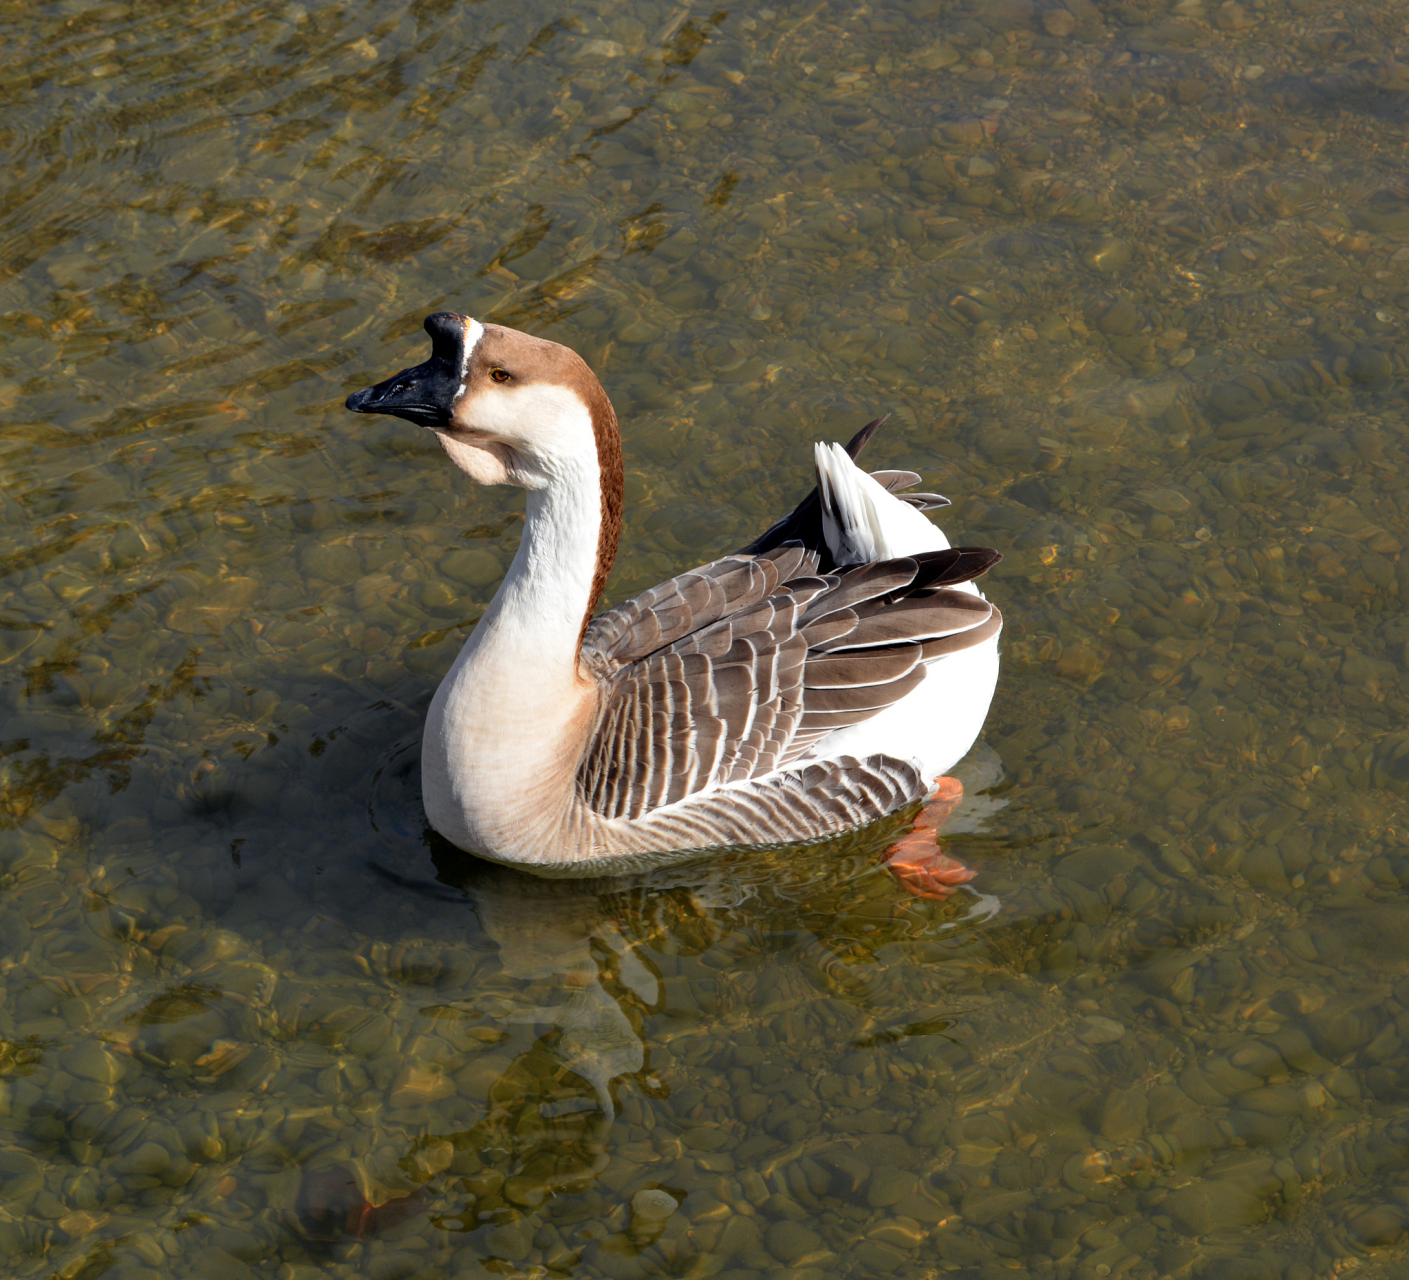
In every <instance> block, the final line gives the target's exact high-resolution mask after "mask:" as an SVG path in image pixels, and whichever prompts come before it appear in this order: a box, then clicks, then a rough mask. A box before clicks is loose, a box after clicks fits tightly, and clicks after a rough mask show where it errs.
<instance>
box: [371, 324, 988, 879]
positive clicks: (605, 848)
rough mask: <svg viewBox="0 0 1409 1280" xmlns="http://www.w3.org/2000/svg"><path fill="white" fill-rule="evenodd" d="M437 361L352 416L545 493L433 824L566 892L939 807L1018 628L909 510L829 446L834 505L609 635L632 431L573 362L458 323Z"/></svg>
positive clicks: (391, 384)
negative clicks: (409, 434)
mask: <svg viewBox="0 0 1409 1280" xmlns="http://www.w3.org/2000/svg"><path fill="white" fill-rule="evenodd" d="M426 330H427V332H428V333H429V334H430V336H431V340H432V355H431V359H430V360H428V361H426V362H425V363H424V364H422V365H419V366H416V367H415V368H412V369H407V370H404V371H403V372H402V373H400V374H397V375H396V376H395V377H393V378H389V379H387V380H386V381H385V382H382V383H379V384H377V385H376V386H374V387H369V388H368V389H366V390H365V391H360V392H358V393H356V394H355V395H353V396H351V397H349V399H348V402H347V404H348V408H350V409H353V410H356V411H359V412H367V413H391V414H395V415H396V416H399V417H403V418H406V419H408V420H409V421H412V422H415V423H417V424H418V425H422V426H425V427H428V428H430V429H431V430H433V431H435V433H436V435H437V437H438V438H439V440H440V443H441V444H442V445H443V447H444V448H445V451H446V453H447V454H448V455H449V457H450V460H451V461H452V462H453V463H455V465H456V466H457V467H459V468H460V469H461V470H462V471H464V472H465V473H466V474H467V475H469V476H470V478H471V479H473V480H476V481H478V482H479V483H481V484H514V485H518V486H520V487H522V488H524V489H526V490H527V491H528V503H527V509H526V512H525V516H524V533H523V539H522V541H521V543H520V545H519V549H518V552H517V553H516V554H515V556H514V560H513V563H512V564H511V566H510V568H509V571H508V573H507V575H506V576H505V579H504V581H503V583H502V584H501V586H500V588H499V590H498V592H497V593H496V594H495V597H494V599H493V601H492V603H491V604H490V606H489V608H488V610H487V611H486V612H485V614H484V617H483V618H482V619H481V620H480V621H479V623H478V624H477V625H476V627H475V629H474V631H473V632H472V633H471V635H470V637H469V639H468V640H467V641H466V642H465V645H464V648H463V649H462V650H461V652H460V654H459V656H458V657H457V658H456V660H455V663H454V665H453V666H452V667H451V669H450V671H449V673H448V674H447V675H446V676H445V678H444V680H443V681H442V682H441V684H440V687H439V688H438V689H437V691H436V694H435V698H434V700H433V701H432V703H431V708H430V712H429V714H428V717H427V721H426V731H425V737H424V740H423V744H422V787H423V800H424V804H425V809H426V815H427V817H428V818H429V819H430V822H431V824H432V825H433V826H434V827H435V829H436V830H437V831H439V832H440V833H441V835H443V836H444V837H445V838H446V839H448V840H450V841H451V842H452V843H453V844H456V845H458V846H459V847H461V848H463V849H466V850H469V851H471V852H474V853H477V854H479V855H481V856H483V857H486V858H489V859H491V860H493V861H496V862H503V863H507V864H512V865H515V866H519V867H522V868H524V869H525V870H530V871H534V872H537V873H539V874H542V875H553V876H586V875H603V874H613V873H615V872H620V871H627V870H636V869H641V868H645V867H648V866H654V865H659V864H661V863H663V862H666V861H669V860H672V859H675V858H678V857H680V856H681V855H682V854H683V853H685V852H687V851H695V850H699V849H704V848H713V847H718V846H725V845H772V844H782V843H792V842H796V841H802V840H807V839H814V838H820V837H824V836H828V835H833V834H836V833H838V832H841V831H845V830H848V829H850V828H854V827H858V826H862V825H864V824H866V823H869V822H872V821H874V820H876V819H878V818H881V817H884V816H885V815H886V814H889V813H892V812H895V811H897V810H899V809H903V808H905V807H907V806H909V805H912V804H915V803H918V802H920V801H922V800H924V799H925V797H926V796H927V795H928V794H930V791H931V789H932V787H933V785H934V783H935V780H936V779H937V778H938V777H939V776H940V775H941V774H943V773H944V772H945V771H946V770H947V769H949V768H951V767H952V766H953V765H954V764H956V763H957V762H958V761H959V760H960V759H961V758H962V757H963V756H964V754H965V753H966V752H967V751H968V749H969V748H970V746H972V744H973V742H974V740H975V739H976V738H977V736H978V733H979V731H980V729H981V728H982V725H983V720H984V717H985V715H986V714H987V710H988V705H989V702H990V700H991V698H992V696H993V690H994V686H995V683H996V681H997V675H998V648H997V645H998V635H999V631H1000V629H1001V626H1002V618H1001V616H1000V615H999V613H998V611H997V610H996V609H994V608H993V606H992V605H990V604H989V603H988V602H987V601H986V600H985V599H984V597H983V595H982V594H981V593H980V592H979V590H978V588H977V587H976V586H975V585H974V583H973V579H974V578H975V577H977V576H978V575H979V574H981V573H983V572H984V571H985V570H986V569H988V568H989V567H990V566H991V565H992V564H993V563H994V562H995V561H996V560H997V559H998V558H999V557H998V555H997V553H996V552H993V551H989V550H987V549H986V548H974V547H961V548H951V547H950V546H949V544H948V542H947V540H946V539H945V537H944V534H943V533H942V532H941V531H940V530H939V529H938V528H937V527H936V526H935V525H933V524H932V523H931V522H930V521H929V519H928V518H927V517H926V516H925V515H924V514H923V510H922V509H923V508H925V507H928V506H933V505H942V504H943V503H944V501H945V500H944V499H942V498H937V497H935V496H933V495H924V494H921V495H915V494H903V495H901V496H897V492H895V491H899V490H903V489H907V488H909V487H910V486H911V485H913V484H914V483H915V482H916V481H918V479H919V477H918V476H916V475H914V474H913V473H910V472H877V473H876V474H875V476H871V475H868V474H867V473H866V472H864V471H862V470H861V469H860V468H859V467H857V466H856V465H855V462H854V460H853V459H854V456H855V454H856V453H857V452H859V450H860V448H861V447H862V446H863V445H864V444H865V442H866V439H867V438H869V436H870V434H871V433H872V432H873V431H874V430H875V428H876V427H877V426H878V425H879V423H878V422H877V423H872V424H870V425H869V426H868V427H867V428H865V429H864V430H863V431H862V432H861V433H860V434H859V435H858V436H857V437H856V438H855V439H854V440H853V441H851V443H850V444H849V445H848V446H847V447H846V448H845V449H844V448H842V446H840V445H818V446H816V465H817V488H816V489H814V491H813V492H812V493H811V494H809V495H808V497H807V498H805V499H804V500H803V502H802V503H801V504H799V506H798V507H797V509H796V510H794V511H793V512H792V513H791V514H790V515H788V516H786V517H785V518H784V519H782V520H780V521H779V522H778V523H777V524H776V525H774V526H773V528H771V529H770V530H768V531H767V532H766V533H765V534H763V535H762V536H761V537H760V538H758V539H757V540H756V541H755V542H753V543H751V544H749V546H747V547H745V548H743V549H742V550H741V551H739V552H737V553H735V554H733V555H729V556H725V557H723V558H721V559H719V560H715V561H713V562H711V563H709V564H705V565H702V566H700V567H699V568H697V569H693V570H691V571H689V572H687V573H683V574H681V575H680V576H678V577H676V578H673V579H671V580H670V581H668V582H664V583H661V584H660V585H659V586H657V587H653V588H652V589H651V590H649V591H646V592H643V593H642V594H641V595H638V596H636V597H635V598H633V599H631V600H628V601H626V602H624V603H623V604H620V605H617V606H616V607H615V608H612V609H609V610H607V611H605V612H604V613H602V614H600V615H597V616H595V617H594V616H593V614H594V610H595V609H596V606H597V603H598V600H599V599H600V597H601V594H602V590H603V588H604V586H605V584H606V580H607V575H608V573H609V572H610V569H611V564H612V561H613V559H614V557H615V554H616V549H617V543H618V540H619V537H620V530H621V502H622V485H623V473H622V463H621V446H620V438H619V435H618V433H617V425H616V417H615V414H614V412H613V410H612V407H611V403H610V401H609V400H608V399H607V396H606V393H605V392H604V391H603V390H602V388H601V385H600V383H598V381H597V379H596V378H595V377H594V376H593V374H592V373H591V371H590V370H589V369H588V367H587V365H586V364H585V363H584V362H583V361H582V360H581V358H580V357H578V356H577V355H576V354H575V353H574V352H572V351H571V350H569V349H568V348H566V347H563V346H560V345H559V344H557V343H553V342H548V341H545V340H543V339H541V338H536V337H532V336H530V335H528V334H524V333H520V332H517V331H515V330H512V329H507V328H503V327H501V326H497V325H483V326H482V325H480V324H479V323H478V322H476V321H474V320H470V319H467V318H466V317H463V316H459V315H455V314H453V313H438V314H436V315H433V316H431V317H429V318H428V319H427V321H426Z"/></svg>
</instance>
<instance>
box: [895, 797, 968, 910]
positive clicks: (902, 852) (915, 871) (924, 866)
mask: <svg viewBox="0 0 1409 1280" xmlns="http://www.w3.org/2000/svg"><path fill="white" fill-rule="evenodd" d="M963 798H964V784H963V783H961V782H960V781H959V779H958V778H948V777H945V778H940V779H939V780H938V782H937V783H936V791H935V795H934V797H933V798H932V799H931V800H930V801H928V802H927V803H926V805H925V807H924V808H923V809H922V810H921V811H920V813H919V814H918V815H917V817H916V819H915V825H914V828H913V829H912V830H911V831H910V832H909V833H908V834H907V835H904V836H901V838H900V839H899V840H897V841H896V842H895V843H894V844H893V845H891V846H890V847H889V848H888V849H887V850H886V851H885V857H884V862H885V867H886V870H888V871H889V872H890V873H891V875H893V876H894V877H895V879H896V881H897V883H898V884H899V885H900V887H901V888H902V889H904V890H905V892H906V893H909V894H913V895H914V896H915V897H917V898H930V899H934V900H939V901H942V900H943V899H945V898H947V897H949V896H950V895H951V894H953V893H956V892H958V890H959V888H960V886H961V885H965V884H968V882H969V881H970V880H972V879H973V878H974V876H975V875H976V874H977V873H976V872H974V871H972V870H971V869H970V868H968V867H966V866H965V865H964V864H963V863H962V862H959V861H958V860H957V859H954V858H951V857H950V856H949V855H948V854H946V853H944V852H942V851H941V850H940V849H939V848H938V847H937V846H936V845H935V832H936V831H938V829H939V828H940V827H941V826H943V825H944V823H945V822H946V821H947V820H948V818H949V815H950V814H952V813H953V812H954V810H955V809H956V808H958V806H959V802H960V801H961V800H963Z"/></svg>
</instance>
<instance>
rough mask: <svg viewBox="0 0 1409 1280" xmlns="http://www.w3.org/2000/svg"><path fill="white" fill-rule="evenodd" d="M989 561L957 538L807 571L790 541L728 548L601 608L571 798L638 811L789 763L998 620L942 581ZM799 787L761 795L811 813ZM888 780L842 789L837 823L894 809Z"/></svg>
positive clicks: (974, 571)
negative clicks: (585, 738)
mask: <svg viewBox="0 0 1409 1280" xmlns="http://www.w3.org/2000/svg"><path fill="white" fill-rule="evenodd" d="M999 559H1001V557H1000V556H999V554H998V553H997V552H996V551H991V550H989V549H987V548H982V547H956V548H951V549H949V550H945V551H934V552H926V553H924V554H921V555H915V556H906V557H902V558H900V559H895V560H887V561H879V562H876V563H873V564H868V565H858V566H854V567H848V568H843V569H838V570H835V571H833V572H831V573H818V572H816V568H817V553H816V552H815V551H812V550H809V549H805V548H803V547H802V546H800V545H799V544H797V543H795V542H790V543H786V544H784V545H782V546H779V547H775V548H773V549H771V550H769V551H767V552H765V553H763V554H761V555H756V556H751V555H744V554H739V555H734V556H726V557H725V558H724V559H722V560H717V561H714V562H713V563H712V564H708V565H704V566H703V567H701V568H699V569H695V570H692V571H691V572H690V573H686V574H682V575H680V577H678V578H674V579H672V580H671V581H669V582H666V583H662V584H661V585H660V586H658V587H655V588H652V590H650V591H648V592H645V593H644V594H643V595H640V596H637V597H636V598H635V599H634V600H630V601H627V602H626V603H625V604H623V605H620V606H618V607H617V608H616V609H613V610H610V611H609V612H608V613H605V614H603V615H602V616H601V617H599V618H597V619H595V620H594V621H593V622H592V624H591V625H590V626H589V628H588V630H587V634H586V636H585V637H584V640H583V649H582V654H583V662H584V665H585V666H586V668H587V669H588V670H589V671H591V672H592V673H593V674H594V675H595V676H596V678H597V680H598V681H599V683H600V686H601V689H602V697H601V701H600V712H599V718H598V721H597V725H596V730H595V733H594V734H593V736H592V737H591V739H590V740H589V745H588V749H587V752H586V754H585V756H584V758H583V761H582V764H581V766H580V768H579V770H578V779H577V781H578V790H579V794H580V795H581V797H582V799H583V800H584V801H585V802H586V803H587V804H588V805H589V806H590V807H591V808H592V809H593V810H594V811H596V812H597V813H599V814H601V815H602V816H603V817H607V818H628V819H633V818H641V817H643V816H645V815H647V814H649V813H651V812H652V811H654V810H656V809H659V808H662V807H663V806H666V805H672V804H676V803H678V802H680V801H682V800H685V799H688V798H689V797H691V796H695V795H697V794H698V793H700V792H704V791H707V790H711V789H714V788H718V787H722V786H727V785H730V784H735V783H745V782H749V781H750V780H753V779H758V778H762V777H763V776H764V775H767V774H770V773H773V772H774V771H776V770H778V769H781V768H784V767H785V766H787V765H789V764H792V763H793V762H795V761H800V760H801V758H802V757H803V756H805V755H806V754H807V752H808V751H809V750H810V749H811V748H812V747H813V745H814V744H815V743H817V742H818V741H819V740H820V739H821V738H824V737H825V736H826V735H827V734H828V733H831V732H832V731H834V730H836V729H840V728H845V727H847V726H849V725H853V724H858V723H860V722H861V721H863V720H867V719H869V718H870V717H871V716H874V715H876V714H878V713H879V712H881V711H883V710H885V708H887V707H889V706H891V705H893V704H894V703H895V702H897V701H898V700H899V699H901V698H903V697H904V696H905V695H906V694H908V693H910V692H911V691H912V690H913V689H915V688H916V687H917V686H918V685H919V684H920V682H921V681H922V680H923V679H924V678H925V665H924V664H925V663H927V662H929V661H931V660H933V659H935V658H939V657H942V656H944V655H945V654H946V653H953V652H958V651H959V650H961V649H966V648H969V647H970V646H971V645H975V644H979V643H982V642H983V641H984V640H986V639H988V638H989V637H990V636H992V635H993V634H994V633H995V632H996V631H997V630H998V628H999V627H1000V626H1001V625H1002V620H1001V618H1000V617H999V615H998V612H997V610H996V609H994V608H993V606H992V605H991V604H989V603H988V601H986V600H984V599H982V598H981V597H979V596H976V595H973V594H971V593H969V592H963V591H956V590H954V589H953V588H954V587H956V586H958V585H959V584H961V583H964V582H968V581H970V580H971V579H973V578H975V577H977V576H978V575H979V574H981V573H983V572H985V571H986V570H987V569H988V568H990V567H991V566H992V565H993V564H995V563H996V562H997V561H998V560H999ZM883 759H884V758H883V757H877V760H883ZM867 763H868V764H869V763H870V762H867ZM890 763H891V764H895V763H897V762H890ZM806 772H807V770H803V771H802V773H806ZM813 772H816V770H815V769H814V770H813ZM824 772H826V771H824ZM833 772H835V771H833ZM821 777H822V775H820V774H819V775H818V778H817V779H814V782H819V784H820V780H821ZM827 777H828V779H829V785H831V786H833V787H834V788H837V787H839V786H840V784H839V783H838V782H837V780H836V779H834V778H831V775H830V774H828V775H827ZM810 790H815V787H812V786H811V784H808V785H807V786H801V785H800V786H799V787H795V788H793V791H792V792H789V791H788V789H787V788H786V787H784V788H781V789H779V788H774V789H772V790H771V791H770V793H769V794H770V795H771V796H772V797H773V799H772V801H771V803H774V804H775V806H776V805H777V804H782V803H783V802H784V801H785V800H786V799H787V796H788V795H790V794H793V795H794V800H795V801H796V803H797V804H802V805H803V807H804V809H806V811H807V812H808V813H810V812H811V809H810V808H808V806H812V807H815V805H816V804H817V803H818V800H817V797H812V799H810V800H806V802H805V803H804V796H805V795H810ZM893 790H894V788H893V787H889V786H888V787H878V788H870V789H869V790H868V788H867V787H865V786H858V787H854V788H851V789H850V791H848V796H849V797H850V798H849V799H848V802H847V803H848V805H849V806H850V809H849V811H848V816H847V820H846V821H845V822H844V823H842V824H841V825H847V826H854V825H857V824H859V823H861V822H865V821H869V820H870V819H872V818H877V817H880V816H882V815H883V814H884V813H888V812H890V811H892V809H893V808H895V807H896V806H895V803H894V796H893V794H891V793H892V791H893ZM794 793H795V794H794ZM882 806H883V807H882ZM838 820H839V821H840V818H839V819H838Z"/></svg>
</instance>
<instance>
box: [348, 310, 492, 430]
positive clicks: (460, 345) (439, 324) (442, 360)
mask: <svg viewBox="0 0 1409 1280" xmlns="http://www.w3.org/2000/svg"><path fill="white" fill-rule="evenodd" d="M425 327H426V332H427V333H428V334H430V336H431V358H430V359H429V360H427V361H426V362H425V363H424V364H418V365H416V366H414V367H413V368H410V369H403V370H402V371H401V372H400V373H398V374H396V375H395V376H394V377H390V378H388V379H387V380H386V381H385V382H379V383H377V385H376V386H374V387H366V388H364V389H363V390H361V391H354V392H353V393H352V395H350V396H348V398H347V407H348V408H349V409H351V410H352V412H353V413H389V414H391V415H392V416H393V417H397V418H405V419H406V421H407V422H414V423H415V424H416V425H417V426H419V427H448V426H449V425H450V409H451V406H452V405H453V404H454V403H455V398H456V396H458V395H459V394H460V390H461V368H460V365H461V358H462V355H463V352H464V349H465V317H464V316H460V315H456V314H455V313H454V312H449V311H440V312H437V313H436V314H435V315H433V316H428V317H427V318H426V324H425Z"/></svg>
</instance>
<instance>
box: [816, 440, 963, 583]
mask: <svg viewBox="0 0 1409 1280" xmlns="http://www.w3.org/2000/svg"><path fill="white" fill-rule="evenodd" d="M813 451H814V453H815V455H816V459H817V486H818V489H819V491H820V493H821V496H822V533H823V536H824V537H825V538H826V539H827V549H828V550H829V551H831V553H832V557H833V559H835V560H836V562H837V563H838V564H871V563H872V562H873V561H876V560H890V559H893V558H894V557H896V556H907V555H913V554H914V553H916V552H918V551H943V550H944V549H945V548H946V547H947V546H948V545H949V541H948V539H947V538H945V536H944V534H943V533H942V532H941V531H940V530H939V529H938V528H937V527H936V526H935V525H932V524H931V523H930V522H929V520H928V519H926V517H925V516H924V514H923V513H922V512H920V511H918V510H917V509H916V508H914V507H912V506H911V505H910V504H909V503H908V502H901V500H900V499H899V498H897V497H896V496H895V495H894V494H892V493H890V492H889V491H888V490H887V489H886V488H884V486H882V485H881V484H879V483H878V482H877V481H875V480H873V479H871V477H870V476H869V475H867V474H866V472H864V471H862V470H861V468H860V467H858V466H857V465H856V464H855V463H854V462H853V461H852V460H851V458H850V457H849V456H848V454H847V452H846V450H845V449H843V448H842V447H841V445H839V444H817V445H814V446H813Z"/></svg>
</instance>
